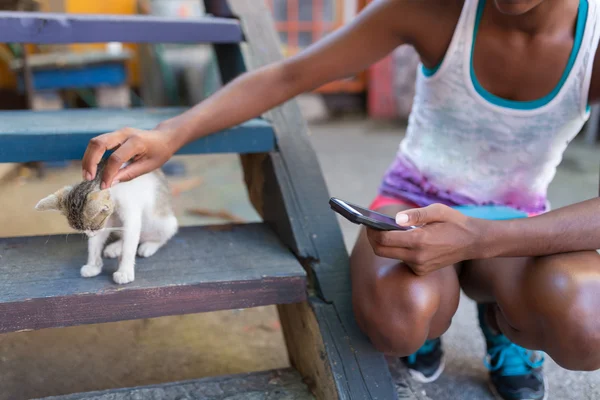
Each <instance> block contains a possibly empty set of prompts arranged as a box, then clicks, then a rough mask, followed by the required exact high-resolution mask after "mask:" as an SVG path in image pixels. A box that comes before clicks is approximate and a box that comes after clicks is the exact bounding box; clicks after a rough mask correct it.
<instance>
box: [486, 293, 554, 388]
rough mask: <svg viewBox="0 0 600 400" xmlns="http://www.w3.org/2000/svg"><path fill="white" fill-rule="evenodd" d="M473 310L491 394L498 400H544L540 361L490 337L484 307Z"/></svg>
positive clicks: (504, 340)
mask: <svg viewBox="0 0 600 400" xmlns="http://www.w3.org/2000/svg"><path fill="white" fill-rule="evenodd" d="M477 309H478V314H479V325H480V326H481V330H482V331H483V335H484V337H485V343H486V347H487V356H486V358H485V360H484V364H485V366H486V368H487V369H488V370H489V371H490V390H491V391H492V393H493V394H494V395H495V396H496V398H497V399H499V400H545V399H546V398H547V396H548V388H547V383H546V379H545V378H544V375H543V373H542V365H543V364H544V357H543V356H542V355H541V354H540V353H539V352H537V351H532V350H527V349H525V348H523V347H521V346H517V345H516V344H514V343H512V342H511V341H510V340H509V339H508V338H507V337H506V336H504V335H503V334H501V333H494V332H493V331H492V329H491V328H490V326H489V325H488V323H487V321H486V318H485V314H486V305H485V304H478V305H477Z"/></svg>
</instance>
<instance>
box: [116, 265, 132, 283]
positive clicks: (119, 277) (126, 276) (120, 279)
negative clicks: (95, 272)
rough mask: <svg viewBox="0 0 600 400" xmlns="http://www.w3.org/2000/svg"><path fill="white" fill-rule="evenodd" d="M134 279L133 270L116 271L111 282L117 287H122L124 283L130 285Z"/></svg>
mask: <svg viewBox="0 0 600 400" xmlns="http://www.w3.org/2000/svg"><path fill="white" fill-rule="evenodd" d="M134 279H135V273H134V271H133V269H131V270H118V271H117V272H115V273H114V274H113V280H114V281H115V283H118V284H119V285H124V284H126V283H131V282H133V280H134Z"/></svg>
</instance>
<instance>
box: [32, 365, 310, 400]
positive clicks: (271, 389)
mask: <svg viewBox="0 0 600 400" xmlns="http://www.w3.org/2000/svg"><path fill="white" fill-rule="evenodd" d="M246 398H247V399H251V400H275V399H289V400H292V399H293V400H311V399H314V397H313V396H312V395H311V393H310V392H309V391H308V388H307V387H306V385H305V384H304V383H303V382H302V377H301V376H300V374H298V372H296V371H294V370H293V369H281V370H274V371H265V372H253V373H248V374H240V375H230V376H221V377H215V378H204V379H197V380H191V381H184V382H175V383H165V384H161V385H152V386H145V387H137V388H130V389H113V390H105V391H100V392H89V393H77V394H71V395H66V396H53V397H46V398H44V399H38V400H84V399H85V400H140V399H160V400H183V399H198V400H200V399H202V400H224V399H232V400H233V399H246Z"/></svg>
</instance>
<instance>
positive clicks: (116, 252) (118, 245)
mask: <svg viewBox="0 0 600 400" xmlns="http://www.w3.org/2000/svg"><path fill="white" fill-rule="evenodd" d="M122 252H123V241H122V240H118V241H116V242H114V243H111V244H109V245H108V246H106V248H105V249H104V257H106V258H119V257H121V253H122Z"/></svg>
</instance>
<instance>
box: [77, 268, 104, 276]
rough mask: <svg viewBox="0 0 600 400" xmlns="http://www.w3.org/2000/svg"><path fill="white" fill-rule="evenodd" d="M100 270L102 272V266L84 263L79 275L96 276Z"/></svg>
mask: <svg viewBox="0 0 600 400" xmlns="http://www.w3.org/2000/svg"><path fill="white" fill-rule="evenodd" d="M100 272H102V267H99V266H97V265H84V266H83V267H81V276H83V277H84V278H91V277H93V276H98V275H100Z"/></svg>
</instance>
